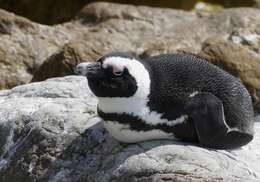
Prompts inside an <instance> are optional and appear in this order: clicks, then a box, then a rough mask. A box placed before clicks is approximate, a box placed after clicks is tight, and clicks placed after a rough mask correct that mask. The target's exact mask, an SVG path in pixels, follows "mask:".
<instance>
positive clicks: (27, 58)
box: [0, 10, 73, 89]
mask: <svg viewBox="0 0 260 182" xmlns="http://www.w3.org/2000/svg"><path fill="white" fill-rule="evenodd" d="M71 37H73V35H72V34H69V33H68V32H65V31H63V30H62V28H61V27H60V26H57V27H55V28H54V27H48V26H43V25H39V24H36V23H33V22H31V21H29V20H27V19H25V18H22V17H18V16H16V15H14V14H11V13H8V12H6V11H4V10H0V70H1V71H0V77H1V80H0V89H5V88H11V87H13V86H16V85H19V84H23V83H27V82H28V81H30V80H31V78H32V74H33V73H34V72H35V70H36V69H37V68H38V67H39V66H40V65H41V64H42V62H43V61H44V60H45V59H46V58H47V57H49V56H51V55H52V54H53V53H55V52H56V51H58V50H59V48H60V47H61V46H62V45H64V44H65V43H66V42H68V40H69V39H71Z"/></svg>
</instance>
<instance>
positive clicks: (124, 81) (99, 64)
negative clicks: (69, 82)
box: [75, 52, 150, 97]
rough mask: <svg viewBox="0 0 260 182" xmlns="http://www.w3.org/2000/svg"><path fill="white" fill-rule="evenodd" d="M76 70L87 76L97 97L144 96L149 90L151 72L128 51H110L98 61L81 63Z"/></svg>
mask: <svg viewBox="0 0 260 182" xmlns="http://www.w3.org/2000/svg"><path fill="white" fill-rule="evenodd" d="M75 71H76V73H78V74H81V75H83V76H86V77H87V79H88V84H89V87H90V89H91V91H92V92H93V93H94V94H95V95H96V96H97V97H132V96H134V95H139V96H140V94H141V95H143V96H144V92H149V88H150V79H149V73H148V72H147V70H146V68H145V66H144V64H143V63H142V62H141V61H140V60H139V59H138V58H136V57H135V56H133V55H131V54H128V53H120V52H116V53H110V54H108V55H105V56H103V57H101V58H99V59H98V60H97V61H96V62H83V63H80V64H78V65H77V67H76V70H75ZM145 95H146V96H147V93H146V94H145Z"/></svg>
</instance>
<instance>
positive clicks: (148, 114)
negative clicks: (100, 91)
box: [98, 97, 187, 143]
mask: <svg viewBox="0 0 260 182" xmlns="http://www.w3.org/2000/svg"><path fill="white" fill-rule="evenodd" d="M98 107H99V109H100V110H101V111H102V112H104V113H117V114H120V113H121V114H131V115H133V116H136V117H138V118H140V119H141V120H142V121H143V122H145V123H146V124H149V125H154V126H155V125H158V124H166V125H168V126H169V127H170V126H174V125H176V124H179V123H182V122H184V121H185V119H186V117H187V116H186V115H184V116H181V117H179V118H177V119H175V120H167V119H162V114H161V113H157V112H155V111H150V109H149V108H148V107H147V100H145V99H142V98H139V99H137V98H135V97H133V98H102V99H99V104H98ZM133 122H137V121H133ZM104 127H105V128H106V129H107V130H108V132H109V133H110V134H111V135H112V136H113V137H114V138H116V139H117V140H119V141H122V142H127V143H134V142H139V141H144V140H152V139H167V138H174V135H173V133H166V132H164V131H162V130H159V129H154V130H149V131H134V130H131V129H130V127H129V125H125V124H120V123H118V122H116V121H105V122H104Z"/></svg>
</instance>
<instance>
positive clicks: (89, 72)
mask: <svg viewBox="0 0 260 182" xmlns="http://www.w3.org/2000/svg"><path fill="white" fill-rule="evenodd" d="M101 71H102V68H101V63H100V62H83V63H80V64H78V65H77V66H76V68H75V73H76V74H78V75H82V76H86V77H87V78H93V77H97V76H98V75H100V73H101Z"/></svg>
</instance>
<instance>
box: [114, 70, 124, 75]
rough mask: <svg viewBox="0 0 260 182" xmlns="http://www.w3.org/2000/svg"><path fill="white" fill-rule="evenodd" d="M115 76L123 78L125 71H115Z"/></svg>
mask: <svg viewBox="0 0 260 182" xmlns="http://www.w3.org/2000/svg"><path fill="white" fill-rule="evenodd" d="M113 74H114V75H115V76H122V75H123V71H113Z"/></svg>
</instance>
